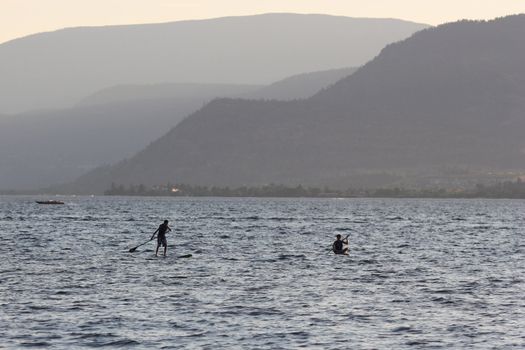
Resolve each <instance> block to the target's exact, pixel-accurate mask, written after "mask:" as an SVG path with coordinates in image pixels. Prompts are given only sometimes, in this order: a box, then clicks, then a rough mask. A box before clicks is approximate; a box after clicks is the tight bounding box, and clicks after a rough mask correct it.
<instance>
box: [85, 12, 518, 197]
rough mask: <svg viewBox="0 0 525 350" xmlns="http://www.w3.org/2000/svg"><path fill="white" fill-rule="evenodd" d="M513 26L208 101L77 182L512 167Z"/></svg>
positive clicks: (390, 51)
mask: <svg viewBox="0 0 525 350" xmlns="http://www.w3.org/2000/svg"><path fill="white" fill-rule="evenodd" d="M519 33H525V16H524V15H518V16H511V17H505V18H502V19H497V20H493V21H488V22H487V21H460V22H457V23H452V24H445V25H442V26H439V27H436V28H432V29H427V30H425V31H422V32H419V33H416V34H415V35H414V36H412V37H410V38H408V39H406V40H404V41H401V42H398V43H395V44H391V45H388V46H387V47H386V48H384V49H383V50H382V51H381V53H380V54H379V55H378V56H377V57H376V58H375V59H373V60H372V61H370V62H369V63H367V64H365V65H364V66H363V67H361V68H360V69H359V70H358V71H357V72H355V73H354V74H352V75H351V76H349V77H348V78H345V79H342V80H341V81H339V82H337V83H336V84H334V85H333V86H331V87H329V88H327V89H324V90H323V91H321V92H319V93H318V94H316V95H314V96H313V97H311V98H310V99H307V100H304V101H293V102H264V101H244V100H238V99H221V100H215V101H213V102H211V103H210V104H208V105H207V106H205V107H204V108H202V109H201V110H200V111H198V112H196V113H194V114H193V115H192V116H190V117H189V118H187V119H185V120H184V121H183V122H182V123H180V124H179V125H178V126H177V127H175V128H174V129H172V130H171V131H170V132H169V133H168V134H166V135H164V136H163V137H162V138H160V139H159V140H157V141H155V142H153V143H152V144H151V145H150V146H149V147H148V148H146V149H145V150H143V151H141V152H139V153H138V154H137V155H135V156H134V157H132V158H131V159H128V160H126V161H123V162H120V163H119V164H117V165H115V166H113V167H109V168H106V169H104V171H99V172H98V173H97V172H93V173H91V174H89V175H86V176H84V177H82V178H81V179H79V181H78V182H77V183H76V185H77V186H78V188H81V187H82V186H83V185H82V184H83V183H84V184H87V183H89V182H90V178H91V179H93V178H97V179H98V180H97V181H100V180H101V179H104V180H103V185H102V183H98V188H97V190H98V191H100V190H101V189H102V187H104V186H105V187H106V188H105V189H107V188H108V187H109V184H110V183H111V182H115V183H118V184H124V185H126V184H131V183H133V184H138V183H143V184H146V185H153V184H163V183H168V182H170V183H188V184H197V185H199V184H200V185H210V186H211V185H221V186H224V185H229V186H235V185H260V184H267V183H282V184H303V185H309V184H315V185H325V184H326V185H332V186H334V185H337V186H352V185H355V184H356V181H355V179H356V178H358V177H359V176H361V177H362V176H366V175H367V174H368V175H370V176H371V177H373V176H379V175H381V174H385V177H386V178H388V177H390V178H392V179H397V180H396V181H398V182H395V181H394V182H388V180H387V182H385V181H383V182H379V183H377V184H376V185H395V184H396V183H397V184H399V183H400V182H399V179H401V181H405V182H410V183H411V184H413V185H420V184H421V183H422V182H424V181H425V178H427V179H428V178H432V177H434V178H435V177H436V175H437V173H436V170H435V169H439V168H441V169H445V168H461V167H464V168H465V169H467V171H471V172H472V173H473V177H472V178H475V177H477V178H482V177H484V176H486V175H487V174H489V173H491V172H498V171H501V172H505V171H510V170H513V169H516V170H519V171H523V170H524V169H525V154H524V150H525V141H523V140H522V139H523V138H522V137H521V134H522V133H523V131H524V130H525V117H524V115H523V110H525V98H524V96H525V94H523V92H524V91H525V73H524V72H523V69H520V67H521V62H522V61H523V60H524V59H525V48H524V47H523V45H520V43H522V39H521V36H519V35H517V34H519ZM415 174H416V175H417V174H419V175H418V176H419V177H418V176H416V175H415ZM448 180H449V181H450V183H449V185H454V181H455V180H454V178H453V177H451V178H449V179H448ZM432 181H434V182H435V181H438V183H439V181H444V180H443V179H441V180H439V179H438V180H436V179H434V180H432ZM94 182H96V181H92V182H91V183H92V184H93V183H94ZM87 187H89V186H87Z"/></svg>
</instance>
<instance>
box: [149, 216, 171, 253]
mask: <svg viewBox="0 0 525 350" xmlns="http://www.w3.org/2000/svg"><path fill="white" fill-rule="evenodd" d="M167 231H171V228H170V227H169V226H168V220H164V222H163V223H162V224H160V226H159V228H158V229H157V230H156V231H155V232H153V235H152V236H151V239H153V238H154V237H155V234H156V233H157V232H158V235H157V249H156V250H155V256H158V253H159V248H160V246H161V245H162V246H163V247H164V256H166V251H167V249H168V241H167V240H166V232H167Z"/></svg>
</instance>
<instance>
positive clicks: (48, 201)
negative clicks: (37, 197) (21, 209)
mask: <svg viewBox="0 0 525 350" xmlns="http://www.w3.org/2000/svg"><path fill="white" fill-rule="evenodd" d="M36 202H37V203H38V204H64V202H62V201H57V200H54V199H50V200H47V201H36Z"/></svg>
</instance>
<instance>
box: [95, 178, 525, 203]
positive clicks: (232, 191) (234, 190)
mask: <svg viewBox="0 0 525 350" xmlns="http://www.w3.org/2000/svg"><path fill="white" fill-rule="evenodd" d="M104 195H107V196H170V197H292V198H293V197H312V198H333V197H338V198H366V197H370V198H380V197H383V198H385V197H387V198H517V199H525V182H523V181H522V180H521V179H519V178H518V179H517V180H515V181H504V182H498V183H495V184H491V185H483V184H478V185H476V186H474V187H473V188H469V189H450V188H436V189H412V188H402V187H392V188H375V189H363V188H348V189H345V190H339V189H333V188H329V187H311V186H308V187H305V186H302V185H297V186H286V185H277V184H269V185H263V186H240V187H228V186H224V187H219V186H198V185H187V184H169V183H168V184H165V185H161V186H145V185H143V184H139V185H127V186H124V185H121V184H115V183H113V184H112V185H111V187H110V188H109V189H108V190H106V191H105V192H104Z"/></svg>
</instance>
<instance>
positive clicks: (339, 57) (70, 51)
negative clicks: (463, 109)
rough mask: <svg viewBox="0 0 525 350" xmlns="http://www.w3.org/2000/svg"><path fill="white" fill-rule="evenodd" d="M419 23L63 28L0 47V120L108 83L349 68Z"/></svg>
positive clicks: (316, 18)
mask: <svg viewBox="0 0 525 350" xmlns="http://www.w3.org/2000/svg"><path fill="white" fill-rule="evenodd" d="M425 27H426V25H422V24H416V23H411V22H406V21H400V20H393V19H392V20H390V19H359V18H348V17H335V16H327V15H296V14H267V15H257V16H246V17H227V18H218V19H212V20H199V21H182V22H173V23H163V24H147V25H126V26H109V27H81V28H68V29H64V30H59V31H55V32H49V33H41V34H36V35H31V36H28V37H24V38H21V39H17V40H13V41H10V42H7V43H4V44H2V45H0V77H2V79H1V80H0V114H7V113H18V112H23V111H29V110H35V109H46V108H59V107H68V106H72V105H74V104H75V103H76V102H77V101H79V100H81V99H82V98H84V97H85V96H88V95H90V94H92V93H94V92H96V91H98V90H101V89H105V88H108V87H111V86H115V85H127V84H157V83H165V82H167V83H172V82H183V83H186V82H192V83H226V84H264V85H266V84H270V83H272V82H274V81H277V80H279V79H282V78H284V77H286V76H290V75H293V74H298V73H305V72H313V71H319V70H327V69H334V68H340V67H354V66H359V65H362V64H364V63H365V62H367V61H368V60H369V59H370V58H372V57H373V56H375V55H376V54H377V53H378V52H379V51H380V50H381V48H383V47H384V45H385V44H387V43H390V42H393V41H397V40H400V39H403V38H406V37H407V36H409V35H411V34H412V33H414V32H415V31H417V30H420V29H422V28H425Z"/></svg>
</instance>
